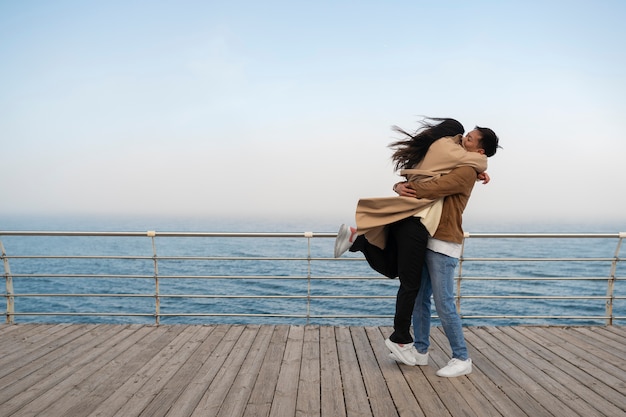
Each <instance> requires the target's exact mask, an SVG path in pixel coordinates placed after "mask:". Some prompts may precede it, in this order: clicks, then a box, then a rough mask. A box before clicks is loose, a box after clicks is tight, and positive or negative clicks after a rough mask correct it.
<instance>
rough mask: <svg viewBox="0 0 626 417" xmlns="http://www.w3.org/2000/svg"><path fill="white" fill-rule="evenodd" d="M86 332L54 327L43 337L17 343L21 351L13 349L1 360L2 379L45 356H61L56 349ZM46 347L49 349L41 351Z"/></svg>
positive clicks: (77, 329)
mask: <svg viewBox="0 0 626 417" xmlns="http://www.w3.org/2000/svg"><path fill="white" fill-rule="evenodd" d="M85 331H87V330H86V328H84V327H80V326H70V325H61V326H52V327H49V328H47V329H44V331H43V332H42V334H41V337H32V338H26V339H23V340H20V341H16V343H17V345H18V346H19V347H20V348H19V349H15V348H14V349H11V354H9V355H7V356H5V357H3V358H2V360H0V377H3V376H6V375H8V374H10V373H11V372H14V371H15V370H16V369H19V368H21V367H23V366H25V365H26V364H29V363H31V362H33V361H35V360H37V359H39V358H40V357H42V356H44V355H54V354H59V353H58V352H56V353H52V352H55V350H56V349H59V348H63V346H66V345H67V344H68V343H69V342H70V341H72V340H74V339H76V338H77V337H80V336H81V335H82V334H83V333H84V332H85ZM42 346H46V347H47V349H45V350H44V349H41V347H42Z"/></svg>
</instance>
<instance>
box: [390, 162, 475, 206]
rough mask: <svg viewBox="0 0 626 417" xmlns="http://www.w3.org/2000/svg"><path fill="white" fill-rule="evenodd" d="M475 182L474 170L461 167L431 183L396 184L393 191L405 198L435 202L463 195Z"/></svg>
mask: <svg viewBox="0 0 626 417" xmlns="http://www.w3.org/2000/svg"><path fill="white" fill-rule="evenodd" d="M475 181H476V171H475V170H474V168H472V167H469V166H462V167H458V168H455V169H453V170H452V171H450V173H448V174H445V175H442V176H441V177H439V178H437V179H434V180H431V181H424V182H405V183H400V184H396V186H395V187H394V190H395V191H396V192H397V193H398V194H400V195H401V196H405V197H417V198H428V199H431V200H436V199H438V198H442V197H447V196H449V195H453V194H459V193H463V192H464V191H466V190H467V189H468V188H469V187H470V186H472V185H473V183H474V182H475Z"/></svg>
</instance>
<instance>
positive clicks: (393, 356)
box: [389, 352, 428, 366]
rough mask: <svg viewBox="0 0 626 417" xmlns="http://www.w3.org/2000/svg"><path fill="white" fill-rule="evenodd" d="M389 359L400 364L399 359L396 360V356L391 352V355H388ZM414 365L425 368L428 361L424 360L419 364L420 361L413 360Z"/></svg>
mask: <svg viewBox="0 0 626 417" xmlns="http://www.w3.org/2000/svg"><path fill="white" fill-rule="evenodd" d="M389 357H390V358H391V359H393V360H394V361H396V362H402V361H401V360H400V359H398V357H397V356H396V354H395V353H393V352H391V353H390V354H389ZM402 363H404V362H402ZM415 365H417V366H427V365H428V359H426V361H424V362H420V361H418V360H415Z"/></svg>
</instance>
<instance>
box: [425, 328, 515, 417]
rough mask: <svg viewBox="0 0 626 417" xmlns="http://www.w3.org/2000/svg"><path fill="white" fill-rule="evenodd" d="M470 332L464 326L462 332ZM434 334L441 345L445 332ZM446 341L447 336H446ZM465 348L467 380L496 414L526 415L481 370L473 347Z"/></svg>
mask: <svg viewBox="0 0 626 417" xmlns="http://www.w3.org/2000/svg"><path fill="white" fill-rule="evenodd" d="M469 332H471V328H464V334H468V333H469ZM432 333H433V334H435V335H439V336H438V337H439V339H440V342H439V345H440V346H441V345H442V343H443V339H442V336H444V335H445V334H444V333H443V332H442V331H439V332H437V331H433V332H432ZM446 341H447V338H446ZM467 345H468V346H467V348H468V351H469V356H470V358H472V373H471V374H470V376H468V379H469V381H470V382H471V383H472V384H473V385H474V387H475V388H476V389H477V390H478V391H480V392H481V394H482V395H483V396H484V397H485V399H487V400H488V401H489V403H490V404H491V405H493V407H494V408H495V409H496V410H497V413H498V415H501V416H507V417H523V416H526V413H524V411H523V410H522V409H521V408H520V407H518V406H517V404H515V402H514V401H513V400H511V398H509V397H508V396H507V395H506V394H505V393H504V392H503V391H502V389H501V387H500V386H498V385H496V384H495V383H494V382H493V381H492V380H491V379H489V377H488V376H487V375H486V374H485V373H484V372H483V371H482V369H481V368H482V362H481V361H480V360H478V361H477V358H479V355H478V354H477V352H475V351H474V350H475V349H474V347H473V346H472V345H471V344H470V343H468V344H467ZM445 346H446V350H448V349H449V347H448V344H446V345H445ZM430 415H433V414H430Z"/></svg>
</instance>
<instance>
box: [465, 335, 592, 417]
mask: <svg viewBox="0 0 626 417" xmlns="http://www.w3.org/2000/svg"><path fill="white" fill-rule="evenodd" d="M494 331H496V329H495V328H494V327H485V328H481V329H477V331H476V333H480V334H481V337H482V338H483V340H485V341H487V343H489V344H490V345H491V346H492V347H493V348H494V349H495V350H496V351H497V352H498V353H499V355H500V357H499V360H498V363H506V364H507V366H508V367H509V371H508V374H509V376H510V378H511V379H512V380H514V381H515V382H516V383H518V384H519V385H520V386H521V387H522V388H523V389H524V390H525V391H526V392H528V393H529V394H530V395H532V396H533V397H534V398H537V400H538V401H539V402H540V403H541V404H542V405H543V406H544V407H545V408H546V409H547V410H548V411H549V412H551V413H552V414H554V415H563V416H575V415H581V414H579V413H578V410H575V409H574V408H572V407H570V406H569V405H568V403H569V399H568V398H567V392H564V391H563V390H562V387H560V386H559V384H558V383H556V382H555V381H554V380H553V379H552V378H549V377H548V376H547V375H545V374H542V373H541V372H540V370H539V369H538V368H537V367H536V366H534V365H533V364H532V362H529V361H528V360H527V359H526V358H524V357H522V356H521V355H519V354H518V353H517V351H516V350H515V349H514V348H512V347H510V346H507V345H506V344H504V343H502V342H501V341H500V340H498V339H497V338H496V337H495V336H494V335H493V334H492V333H493V332H494ZM582 417H587V416H585V415H582Z"/></svg>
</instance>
